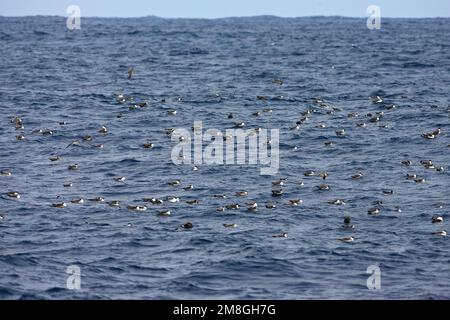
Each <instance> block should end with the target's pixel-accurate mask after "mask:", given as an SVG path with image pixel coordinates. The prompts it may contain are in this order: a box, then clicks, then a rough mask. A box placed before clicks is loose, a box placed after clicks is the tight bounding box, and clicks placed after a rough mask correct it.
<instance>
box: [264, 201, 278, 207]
mask: <svg viewBox="0 0 450 320" xmlns="http://www.w3.org/2000/svg"><path fill="white" fill-rule="evenodd" d="M276 207H277V206H276V204H275V203H271V202H270V203H266V208H267V209H275V208H276Z"/></svg>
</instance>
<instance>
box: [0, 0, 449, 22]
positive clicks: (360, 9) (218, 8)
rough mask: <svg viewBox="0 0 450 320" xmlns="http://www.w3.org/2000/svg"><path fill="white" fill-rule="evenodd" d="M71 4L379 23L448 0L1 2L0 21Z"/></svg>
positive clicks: (427, 11)
mask: <svg viewBox="0 0 450 320" xmlns="http://www.w3.org/2000/svg"><path fill="white" fill-rule="evenodd" d="M71 4H75V5H78V6H79V7H80V8H81V14H82V16H89V17H91V16H98V17H142V16H148V15H156V16H160V17H189V18H193V17H194V18H217V17H230V16H255V15H265V14H269V15H277V16H282V17H298V16H316V15H325V16H328V15H340V16H350V17H365V16H367V14H366V8H367V7H368V6H369V5H371V4H374V5H378V6H379V7H380V8H381V14H382V17H450V0H426V1H425V0H369V1H366V0H126V1H124V0H122V1H118V0H69V1H66V0H0V15H3V16H24V15H60V16H65V15H66V8H67V7H68V6H69V5H71Z"/></svg>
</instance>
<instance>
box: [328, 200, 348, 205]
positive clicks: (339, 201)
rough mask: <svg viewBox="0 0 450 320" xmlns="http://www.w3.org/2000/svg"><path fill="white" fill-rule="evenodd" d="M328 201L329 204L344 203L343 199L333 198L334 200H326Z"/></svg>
mask: <svg viewBox="0 0 450 320" xmlns="http://www.w3.org/2000/svg"><path fill="white" fill-rule="evenodd" d="M328 203H329V204H334V205H337V206H340V205H343V204H345V201H344V200H341V199H335V200H330V201H328Z"/></svg>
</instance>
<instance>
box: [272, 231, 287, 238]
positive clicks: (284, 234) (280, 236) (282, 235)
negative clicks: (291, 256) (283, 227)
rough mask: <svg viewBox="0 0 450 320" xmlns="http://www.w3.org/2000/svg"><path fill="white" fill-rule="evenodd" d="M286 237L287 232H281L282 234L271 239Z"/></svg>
mask: <svg viewBox="0 0 450 320" xmlns="http://www.w3.org/2000/svg"><path fill="white" fill-rule="evenodd" d="M287 237H288V234H287V232H283V233H281V234H274V235H273V236H272V238H287Z"/></svg>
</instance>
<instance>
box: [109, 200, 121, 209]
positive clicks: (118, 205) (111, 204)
mask: <svg viewBox="0 0 450 320" xmlns="http://www.w3.org/2000/svg"><path fill="white" fill-rule="evenodd" d="M108 204H109V205H110V206H111V207H120V201H118V200H112V201H109V202H108Z"/></svg>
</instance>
